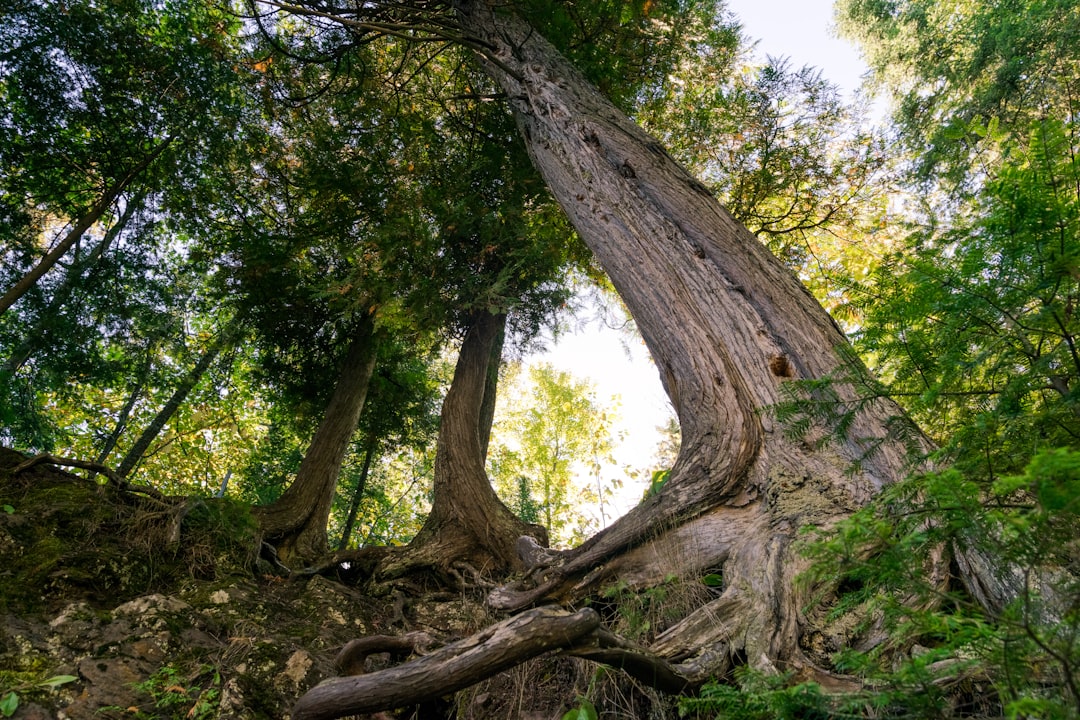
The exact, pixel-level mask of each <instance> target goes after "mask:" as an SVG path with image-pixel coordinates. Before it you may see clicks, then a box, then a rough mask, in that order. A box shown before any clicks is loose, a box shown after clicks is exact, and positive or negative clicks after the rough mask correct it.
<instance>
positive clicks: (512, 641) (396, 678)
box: [292, 607, 600, 720]
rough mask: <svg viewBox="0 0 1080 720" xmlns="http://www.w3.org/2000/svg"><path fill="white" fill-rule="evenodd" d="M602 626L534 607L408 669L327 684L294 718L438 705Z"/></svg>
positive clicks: (314, 719) (583, 616)
mask: <svg viewBox="0 0 1080 720" xmlns="http://www.w3.org/2000/svg"><path fill="white" fill-rule="evenodd" d="M599 626H600V617H599V616H598V615H597V614H596V612H595V611H594V610H591V609H589V608H586V609H584V610H580V611H578V612H576V613H570V612H568V611H566V610H562V609H561V608H554V607H541V608H535V609H533V610H529V611H527V612H524V613H521V614H520V615H515V616H514V617H511V618H508V619H507V620H503V621H502V622H499V623H496V624H494V625H492V626H490V627H487V628H485V629H484V630H481V631H480V632H478V633H476V634H474V635H471V636H470V637H468V638H465V639H464V640H459V641H458V642H455V643H451V644H450V645H447V646H445V647H443V648H441V649H439V650H436V651H435V652H433V653H431V654H429V655H426V656H424V657H421V658H419V659H417V660H414V661H412V662H410V663H406V664H405V665H399V666H397V667H393V668H389V669H387V670H382V671H380V672H376V673H371V674H368V675H357V676H354V677H347V678H339V679H335V680H331V681H329V682H326V683H323V684H322V685H319V686H318V687H315V688H313V689H312V690H310V691H308V692H307V693H306V694H305V695H304V696H303V697H301V698H300V700H299V701H298V702H297V703H296V705H295V706H294V707H293V711H292V717H293V718H294V720H331V719H332V718H340V717H345V716H347V715H356V714H359V713H371V712H376V711H379V710H386V709H390V708H397V707H404V706H406V705H415V704H417V703H421V702H425V701H427V700H433V699H435V698H438V697H441V696H443V695H446V694H448V693H452V692H456V691H457V690H461V689H463V688H466V687H468V686H470V685H473V684H475V683H477V682H479V681H481V680H483V679H485V678H488V677H490V676H492V675H494V674H495V673H498V672H501V671H503V670H507V669H509V668H511V667H514V666H516V665H518V664H520V663H522V662H524V661H526V660H528V659H530V658H533V657H536V656H537V655H541V654H543V653H545V652H548V651H549V650H556V649H564V648H568V647H571V646H573V645H575V644H577V643H578V642H579V641H580V640H581V639H582V638H583V637H584V636H585V635H587V634H589V633H591V632H593V631H594V630H596V629H597V628H598V627H599Z"/></svg>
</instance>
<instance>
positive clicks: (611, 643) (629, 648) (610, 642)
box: [566, 627, 695, 693]
mask: <svg viewBox="0 0 1080 720" xmlns="http://www.w3.org/2000/svg"><path fill="white" fill-rule="evenodd" d="M566 654H567V655H573V656H575V657H579V658H583V659H585V660H592V661H593V662H599V663H604V664H605V665H611V666H612V667H617V668H619V669H621V670H623V671H624V672H625V673H627V674H628V675H630V676H631V677H634V678H637V679H638V680H640V681H641V682H643V683H645V684H646V685H649V686H650V687H654V688H656V689H657V690H659V691H660V692H666V693H683V692H686V691H687V690H688V689H689V688H691V687H693V686H694V685H695V683H694V682H693V681H692V680H691V679H690V678H688V677H687V676H686V675H684V674H683V673H682V672H680V671H679V670H678V668H676V667H675V666H674V665H672V664H671V663H669V662H668V661H666V660H664V659H663V658H661V657H660V656H658V655H655V654H653V653H651V652H649V651H648V650H646V649H645V648H643V647H641V646H639V645H636V644H634V643H632V642H630V641H629V640H625V639H623V638H621V637H619V636H618V635H615V634H614V633H612V632H609V631H607V630H605V629H604V628H602V627H598V628H596V630H594V631H593V632H592V633H591V634H590V635H588V636H586V638H585V642H583V643H581V644H579V645H575V646H574V647H572V648H567V650H566Z"/></svg>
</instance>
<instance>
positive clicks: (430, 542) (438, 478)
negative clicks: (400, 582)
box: [380, 311, 544, 577]
mask: <svg viewBox="0 0 1080 720" xmlns="http://www.w3.org/2000/svg"><path fill="white" fill-rule="evenodd" d="M505 322H506V316H505V315H493V314H492V313H490V312H487V311H480V312H478V313H477V314H476V316H475V317H474V319H473V322H472V325H471V326H470V327H469V330H468V332H466V334H465V339H464V340H463V341H462V343H461V351H460V353H459V355H458V361H457V365H456V367H455V368H454V379H453V380H452V381H451V383H450V389H449V391H447V393H446V398H445V399H444V400H443V406H442V417H441V420H440V424H439V438H438V446H437V449H436V452H435V481H434V487H433V492H432V502H431V512H430V513H429V514H428V516H427V519H426V520H425V521H424V526H423V527H422V528H421V529H420V532H419V533H417V535H416V537H415V538H414V539H413V541H412V542H411V543H410V544H409V547H408V548H407V549H406V551H405V552H404V553H403V554H402V555H401V556H399V557H392V558H390V559H388V561H387V562H386V563H385V564H384V565H383V567H381V568H380V574H381V575H382V576H383V577H395V576H398V575H400V574H402V573H405V572H408V571H410V570H412V569H415V568H420V567H426V568H432V569H435V570H438V571H444V572H445V571H450V570H452V569H453V566H454V565H455V564H457V563H462V562H464V563H469V564H470V566H471V567H472V568H473V569H475V570H477V571H479V572H485V573H487V572H501V571H505V570H508V569H510V568H513V567H516V566H518V565H519V560H518V558H517V554H516V552H515V550H514V543H515V541H516V539H517V538H518V537H520V536H522V535H525V534H528V535H532V536H537V535H543V534H544V533H542V529H540V528H537V527H536V526H530V525H527V524H526V523H524V522H523V521H522V520H520V519H518V517H517V516H515V515H514V513H513V512H512V511H511V510H510V509H509V508H507V507H506V505H504V504H503V502H502V501H501V500H500V499H499V497H498V495H496V494H495V490H494V489H493V488H492V487H491V482H490V481H489V480H488V476H487V472H486V471H485V470H484V457H483V454H482V452H481V434H482V432H483V428H482V423H483V411H482V406H483V401H484V394H485V388H486V387H487V384H488V367H489V364H490V362H491V358H492V355H493V352H492V349H493V347H494V345H495V344H496V343H497V342H499V339H500V337H501V335H502V333H503V332H504V325H505Z"/></svg>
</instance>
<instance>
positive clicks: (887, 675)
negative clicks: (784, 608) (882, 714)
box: [806, 449, 1080, 717]
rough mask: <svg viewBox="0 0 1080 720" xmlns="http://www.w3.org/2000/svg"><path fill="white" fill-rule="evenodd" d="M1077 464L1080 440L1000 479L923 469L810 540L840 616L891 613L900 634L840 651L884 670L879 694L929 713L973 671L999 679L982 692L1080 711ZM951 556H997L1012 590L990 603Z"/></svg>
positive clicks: (846, 664)
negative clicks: (972, 589)
mask: <svg viewBox="0 0 1080 720" xmlns="http://www.w3.org/2000/svg"><path fill="white" fill-rule="evenodd" d="M1078 477H1080V453H1078V452H1076V451H1074V450H1065V449H1063V450H1056V451H1047V452H1043V453H1039V454H1038V455H1036V456H1035V458H1033V460H1032V461H1031V462H1030V463H1029V464H1028V466H1027V467H1026V468H1025V469H1024V472H1023V473H1022V474H1019V475H1016V476H1009V477H1005V478H1002V479H1000V480H998V481H997V482H995V483H994V484H993V485H992V486H990V487H987V486H986V485H985V484H983V483H978V482H973V481H971V480H970V479H968V478H966V477H965V476H964V475H963V474H962V473H961V472H960V471H959V470H956V469H950V470H946V471H942V472H939V473H930V474H925V475H920V476H917V477H913V478H911V479H910V480H907V481H904V482H902V483H898V484H896V485H894V486H892V487H890V488H887V489H886V490H885V491H884V492H883V493H882V495H881V496H880V497H879V498H878V499H876V500H875V501H874V503H872V504H871V505H870V506H869V507H867V508H865V509H863V510H861V511H859V512H858V513H856V514H855V515H853V516H852V517H851V518H849V519H848V520H845V521H843V522H842V523H840V524H839V525H838V526H837V527H836V528H835V529H834V530H832V531H829V532H823V533H821V535H819V537H818V539H817V540H816V541H815V542H813V543H810V544H809V545H808V546H807V548H806V552H807V554H808V556H809V557H810V558H812V560H813V561H814V563H813V566H812V570H811V574H810V576H809V577H808V578H807V579H808V580H811V581H814V582H819V583H825V584H826V586H828V587H838V588H839V592H840V595H839V599H838V600H837V601H834V602H833V604H832V605H831V606H830V611H831V616H832V617H833V618H838V617H840V616H842V615H844V614H846V613H853V617H857V618H862V621H863V622H864V623H865V625H864V629H869V628H870V627H871V626H872V625H874V624H875V623H880V625H881V627H882V628H883V629H884V630H885V631H886V632H887V633H888V639H887V641H886V642H883V643H881V644H879V645H877V646H876V647H875V648H873V649H871V650H868V651H865V652H861V651H855V650H850V649H849V650H846V651H844V652H842V653H840V654H839V655H838V656H837V657H836V659H835V662H836V664H837V667H838V668H839V669H840V670H842V671H845V672H852V673H857V674H860V675H862V676H864V677H867V678H868V679H872V680H873V681H874V683H875V684H876V686H877V687H878V688H879V690H878V694H879V695H880V697H879V698H878V699H877V700H876V702H880V703H887V704H889V705H894V706H895V705H902V706H904V707H906V708H908V710H909V711H910V712H915V713H918V714H920V716H923V717H931V716H944V715H945V714H947V712H948V708H949V707H950V703H951V702H953V701H954V700H953V697H952V696H953V695H954V694H955V693H956V692H957V691H958V686H959V685H960V684H961V683H962V682H964V678H965V676H979V677H984V678H986V680H985V681H984V682H985V683H986V684H987V688H986V689H984V690H983V692H982V696H983V697H981V699H980V698H975V700H973V702H974V701H978V702H982V703H990V705H992V706H993V705H998V703H1000V707H1001V708H1004V709H1005V712H1006V713H1007V714H1012V715H1017V716H1019V715H1021V714H1022V712H1023V711H1022V710H1020V709H1018V708H1024V707H1026V708H1029V709H1031V708H1034V707H1036V706H1038V707H1040V708H1042V709H1043V711H1045V714H1043V715H1039V716H1040V717H1073V716H1075V715H1076V714H1077V713H1078V712H1080V695H1077V693H1076V687H1077V683H1078V682H1080V675H1078V672H1080V642H1078V641H1080V635H1078V633H1080V630H1078V628H1080V604H1078V603H1077V602H1076V598H1077V597H1080V581H1078V580H1077V576H1076V574H1075V570H1076V567H1075V566H1076V555H1075V553H1076V538H1077V537H1080V505H1078V503H1077V500H1076V498H1077V497H1080V495H1077V493H1076V491H1077V490H1078V489H1080V488H1078V487H1076V484H1077V478H1078ZM950 557H952V558H954V562H964V563H982V564H985V565H986V569H987V570H988V571H989V572H990V574H991V577H993V578H994V582H999V583H1002V585H1003V587H1005V588H1007V589H1008V590H1007V592H1008V593H1009V595H1010V596H1011V597H1009V598H1006V600H1007V602H1006V604H1005V605H1004V606H1003V607H1000V608H997V609H994V608H991V612H988V611H987V610H986V608H984V607H982V606H981V605H980V603H978V602H976V601H975V599H974V598H973V596H972V595H971V594H970V593H969V589H968V588H965V587H964V586H962V585H959V584H958V583H956V582H955V581H951V580H950V575H949V572H948V568H949V558H950ZM912 558H919V559H920V561H919V562H912ZM898 654H899V657H900V658H901V659H900V661H899V662H898V661H897V660H896V658H897V655H898ZM1018 668H1028V669H1029V670H1028V671H1026V672H1018ZM990 688H992V690H991V689H990ZM995 697H996V698H998V700H995V699H994V698H995ZM1040 712H1042V711H1040Z"/></svg>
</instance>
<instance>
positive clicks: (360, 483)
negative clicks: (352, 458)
mask: <svg viewBox="0 0 1080 720" xmlns="http://www.w3.org/2000/svg"><path fill="white" fill-rule="evenodd" d="M378 446H379V442H378V440H376V439H374V438H373V439H371V440H369V441H368V444H367V446H366V447H365V448H364V466H363V467H362V468H360V478H359V479H358V480H357V481H356V489H355V490H353V496H352V502H351V503H350V504H349V516H348V517H347V518H346V519H345V529H344V530H342V531H341V540H340V541H339V542H338V550H344V549H345V548H347V547H349V538H351V537H352V531H353V526H354V525H355V524H356V515H357V513H358V512H360V502H361V501H362V500H363V499H364V491H365V490H366V489H367V479H368V473H369V472H370V471H371V461H372V459H373V458H374V457H375V449H376V448H377V447H378Z"/></svg>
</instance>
